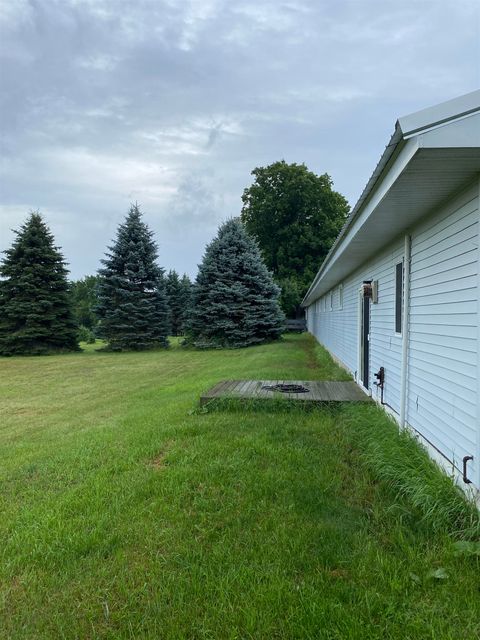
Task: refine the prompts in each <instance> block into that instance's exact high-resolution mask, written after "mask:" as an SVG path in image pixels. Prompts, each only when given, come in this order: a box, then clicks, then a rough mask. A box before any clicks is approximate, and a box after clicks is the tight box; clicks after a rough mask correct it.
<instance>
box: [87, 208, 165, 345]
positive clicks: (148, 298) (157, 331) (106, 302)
mask: <svg viewBox="0 0 480 640" xmlns="http://www.w3.org/2000/svg"><path fill="white" fill-rule="evenodd" d="M109 249H110V252H109V253H107V257H106V258H105V259H104V260H102V264H103V265H104V267H103V269H100V270H99V272H98V273H99V276H100V281H99V286H98V299H99V302H98V306H97V309H96V311H97V314H98V316H99V318H100V326H99V333H100V335H101V336H102V337H104V338H105V339H106V340H107V342H108V348H109V349H110V350H113V351H140V350H144V349H152V348H155V347H166V346H168V341H167V336H168V329H169V326H168V305H167V298H166V292H165V284H164V277H163V270H162V269H161V268H160V267H159V266H158V265H157V262H156V260H157V257H158V249H157V245H156V243H155V241H154V239H153V233H152V231H150V229H149V228H148V227H147V225H146V224H145V223H144V222H143V221H142V217H141V213H140V210H139V208H138V206H137V205H136V204H135V205H132V206H131V208H130V211H129V213H128V215H127V217H126V219H125V222H124V223H123V224H121V225H120V226H119V228H118V232H117V238H116V241H115V242H114V244H113V245H112V246H111V247H109Z"/></svg>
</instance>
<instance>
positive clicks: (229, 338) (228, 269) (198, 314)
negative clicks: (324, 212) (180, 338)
mask: <svg viewBox="0 0 480 640" xmlns="http://www.w3.org/2000/svg"><path fill="white" fill-rule="evenodd" d="M279 295H280V289H279V287H278V286H277V285H276V284H275V283H274V282H273V278H272V275H271V273H270V272H269V271H268V269H267V267H266V266H265V264H264V262H263V260H262V257H261V255H260V250H259V248H258V246H257V244H256V243H255V241H254V240H253V238H252V237H251V236H249V235H248V234H247V232H246V230H245V228H244V226H243V224H242V223H241V222H240V220H238V219H232V220H229V221H227V222H225V223H224V224H223V225H221V227H220V229H219V231H218V235H217V237H216V238H215V239H214V240H213V241H212V242H211V243H210V244H209V245H208V246H207V249H206V251H205V255H204V257H203V261H202V264H201V265H200V266H199V272H198V275H197V278H196V281H195V286H194V289H193V304H192V312H191V318H190V321H189V334H190V338H191V340H192V341H193V343H194V344H196V345H197V346H223V347H246V346H249V345H252V344H259V343H262V342H266V341H269V340H274V339H276V338H278V337H279V336H280V334H281V332H282V329H283V326H284V315H283V313H282V311H281V310H280V306H279Z"/></svg>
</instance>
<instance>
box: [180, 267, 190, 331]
mask: <svg viewBox="0 0 480 640" xmlns="http://www.w3.org/2000/svg"><path fill="white" fill-rule="evenodd" d="M180 287H181V296H182V310H183V311H182V319H181V333H182V334H183V333H185V330H186V327H187V324H188V320H189V318H190V313H191V307H192V291H193V285H192V282H191V280H190V278H189V277H188V276H187V274H186V273H184V274H183V276H182V279H181V280H180Z"/></svg>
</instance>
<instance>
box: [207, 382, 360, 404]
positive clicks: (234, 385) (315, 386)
mask: <svg viewBox="0 0 480 640" xmlns="http://www.w3.org/2000/svg"><path fill="white" fill-rule="evenodd" d="M276 384H294V385H301V386H303V387H306V388H307V389H308V392H306V393H281V392H279V391H271V390H269V389H266V388H265V387H270V386H274V385H276ZM219 398H237V399H252V400H266V399H272V398H284V399H288V400H295V401H298V402H314V403H321V402H369V401H370V398H369V396H367V394H366V393H364V392H363V391H362V390H361V389H360V387H359V386H358V385H357V384H355V382H336V381H331V380H222V381H221V382H219V383H218V384H216V385H215V386H214V387H212V388H211V389H209V390H208V391H207V392H206V393H204V394H203V395H202V396H201V398H200V404H202V405H203V404H206V403H207V402H210V401H211V400H215V399H219Z"/></svg>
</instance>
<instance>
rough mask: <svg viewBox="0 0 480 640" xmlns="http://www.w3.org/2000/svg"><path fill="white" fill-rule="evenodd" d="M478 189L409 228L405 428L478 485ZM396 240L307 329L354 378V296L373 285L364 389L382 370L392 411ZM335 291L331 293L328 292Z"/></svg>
mask: <svg viewBox="0 0 480 640" xmlns="http://www.w3.org/2000/svg"><path fill="white" fill-rule="evenodd" d="M478 202H479V186H478V182H477V183H476V184H475V185H474V186H472V187H471V188H470V189H467V190H466V191H464V192H463V194H461V195H459V196H458V197H457V198H456V199H455V200H453V201H451V202H450V203H448V204H446V205H444V206H443V207H442V208H439V209H438V210H437V212H436V213H434V214H432V215H430V216H429V217H428V218H426V219H424V221H422V222H421V223H420V224H419V225H418V226H416V227H415V228H414V229H412V230H411V233H410V235H411V238H412V243H411V247H412V249H411V252H412V254H411V278H410V313H409V335H408V340H409V342H408V367H407V407H406V420H407V423H408V424H409V425H410V426H411V427H413V428H414V429H415V430H416V431H417V432H418V433H420V434H421V435H422V436H423V437H424V438H425V439H426V440H427V441H428V442H429V443H431V444H432V445H433V446H434V447H435V448H436V449H437V450H438V451H440V452H441V453H442V455H443V456H444V457H445V458H447V459H448V460H450V461H452V462H454V463H455V465H456V466H457V467H458V468H460V469H461V467H462V459H463V457H464V456H466V455H473V456H474V460H473V462H469V465H468V472H469V477H471V479H472V480H473V481H474V482H475V483H476V484H477V486H479V485H480V468H479V467H480V465H479V462H478V456H479V453H480V451H479V444H478V440H479V438H480V435H479V430H480V424H479V418H480V399H479V397H478V395H479V380H478V378H479V375H480V371H479V362H480V355H479V352H478V350H479V332H480V329H479V322H480V315H479V307H480V301H479V278H480V274H479V255H480V253H479V251H480V250H479V237H480V234H479V225H480V222H479V215H480V214H479V205H478ZM403 246H404V243H403V237H402V238H399V239H398V240H397V241H396V242H395V243H393V244H392V245H391V246H390V247H387V248H385V249H382V250H380V251H379V252H378V256H377V257H375V258H374V259H372V260H371V261H369V262H368V263H366V264H365V265H363V266H362V267H361V268H360V269H358V270H356V271H355V272H354V273H352V274H351V275H350V276H348V277H347V278H345V279H344V280H343V309H339V308H336V307H335V306H334V310H333V312H329V313H327V314H321V313H320V314H318V315H317V317H316V319H315V322H314V323H311V325H310V326H309V330H310V331H311V332H312V333H313V334H314V335H315V336H316V337H317V339H318V340H319V341H320V342H321V343H322V344H324V345H325V346H326V347H327V348H328V349H329V351H331V353H332V354H333V355H334V356H336V357H337V358H338V359H339V360H340V361H341V362H342V363H343V364H344V365H345V367H346V368H347V369H348V370H349V371H351V372H352V373H357V379H358V377H359V373H358V372H357V368H358V362H359V360H358V354H359V335H358V334H359V322H358V313H359V289H360V286H361V284H362V282H363V281H364V280H378V304H371V307H370V310H371V314H370V345H369V346H370V366H369V388H370V389H371V391H372V394H373V395H374V397H378V393H377V390H376V387H374V386H373V384H372V382H373V374H374V373H375V372H376V371H378V369H379V368H380V367H381V366H383V367H385V389H384V401H385V403H386V404H387V405H388V406H389V407H391V409H393V411H394V412H396V413H399V412H400V372H401V349H402V340H403V337H402V336H401V335H398V334H397V333H396V332H395V289H396V286H395V284H396V282H395V281H396V277H395V272H396V265H397V264H398V263H400V262H402V261H403V258H404V256H403ZM336 289H337V291H338V286H337V287H336ZM326 295H327V296H328V295H329V292H328V293H327V294H326Z"/></svg>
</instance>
